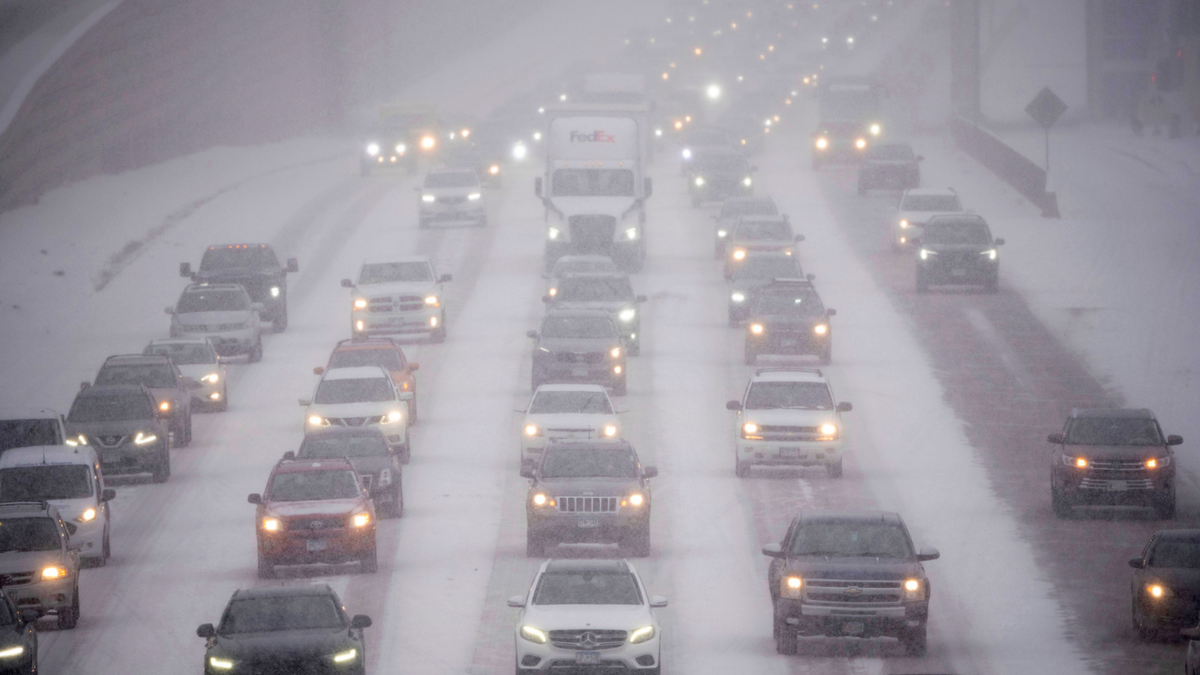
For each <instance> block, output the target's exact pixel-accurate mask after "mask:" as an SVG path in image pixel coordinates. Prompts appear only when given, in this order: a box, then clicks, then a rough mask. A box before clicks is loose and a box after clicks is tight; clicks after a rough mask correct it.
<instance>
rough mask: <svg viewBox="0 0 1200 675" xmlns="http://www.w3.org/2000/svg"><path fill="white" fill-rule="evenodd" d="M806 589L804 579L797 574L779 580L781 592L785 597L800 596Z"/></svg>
mask: <svg viewBox="0 0 1200 675" xmlns="http://www.w3.org/2000/svg"><path fill="white" fill-rule="evenodd" d="M803 589H804V579H802V578H800V577H799V576H797V575H795V574H791V575H788V576H786V577H784V578H782V579H780V580H779V593H780V595H782V596H783V597H785V598H799V597H800V592H801V591H802V590H803Z"/></svg>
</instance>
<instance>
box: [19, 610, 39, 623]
mask: <svg viewBox="0 0 1200 675" xmlns="http://www.w3.org/2000/svg"><path fill="white" fill-rule="evenodd" d="M17 616H18V617H20V619H21V623H34V622H35V621H37V620H38V613H37V610H36V609H23V610H21V611H20V613H19V614H18V615H17Z"/></svg>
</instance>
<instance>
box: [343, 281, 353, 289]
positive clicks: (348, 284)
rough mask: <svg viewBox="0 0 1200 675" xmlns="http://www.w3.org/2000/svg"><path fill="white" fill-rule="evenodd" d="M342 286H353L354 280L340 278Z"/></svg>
mask: <svg viewBox="0 0 1200 675" xmlns="http://www.w3.org/2000/svg"><path fill="white" fill-rule="evenodd" d="M342 288H354V282H353V281H350V280H349V279H342Z"/></svg>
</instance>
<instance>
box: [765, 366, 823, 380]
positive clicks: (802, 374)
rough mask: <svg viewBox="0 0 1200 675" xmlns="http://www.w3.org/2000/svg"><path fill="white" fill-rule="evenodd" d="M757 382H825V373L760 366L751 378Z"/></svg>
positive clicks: (813, 370)
mask: <svg viewBox="0 0 1200 675" xmlns="http://www.w3.org/2000/svg"><path fill="white" fill-rule="evenodd" d="M751 379H752V380H753V381H755V382H825V381H826V380H825V375H824V374H823V373H821V371H819V370H815V369H800V368H760V369H758V370H757V371H755V373H754V375H753V376H752V378H751Z"/></svg>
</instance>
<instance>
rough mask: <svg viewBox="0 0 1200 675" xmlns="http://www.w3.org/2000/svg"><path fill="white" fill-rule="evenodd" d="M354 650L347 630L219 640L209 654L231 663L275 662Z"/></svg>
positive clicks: (252, 634) (233, 637)
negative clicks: (232, 661) (231, 661)
mask: <svg viewBox="0 0 1200 675" xmlns="http://www.w3.org/2000/svg"><path fill="white" fill-rule="evenodd" d="M357 646H358V645H357V643H355V642H354V641H353V640H351V638H350V636H349V628H348V627H347V628H336V629H322V630H289V631H275V632H270V633H245V634H239V635H233V636H219V637H218V638H217V643H216V645H214V646H213V648H212V649H210V650H209V653H210V654H212V655H220V656H227V657H229V658H231V659H233V660H234V661H237V660H239V659H251V658H253V659H254V660H256V661H258V660H264V661H265V660H273V659H275V658H280V659H283V658H295V657H305V656H322V655H332V654H336V653H337V652H341V651H345V650H347V649H353V648H356V647H357Z"/></svg>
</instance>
